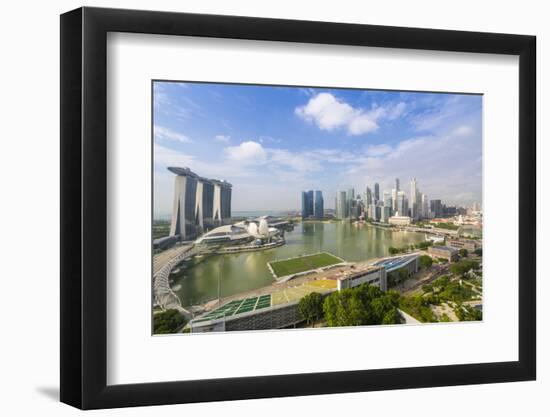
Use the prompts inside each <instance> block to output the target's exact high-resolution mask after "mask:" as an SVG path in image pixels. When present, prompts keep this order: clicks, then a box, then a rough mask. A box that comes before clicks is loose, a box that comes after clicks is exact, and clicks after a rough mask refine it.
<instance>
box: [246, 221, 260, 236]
mask: <svg viewBox="0 0 550 417" xmlns="http://www.w3.org/2000/svg"><path fill="white" fill-rule="evenodd" d="M247 230H248V233H250V234H251V235H252V236H254V237H256V236H258V226H257V225H256V223H254V222H250V223H249V224H248V228H247Z"/></svg>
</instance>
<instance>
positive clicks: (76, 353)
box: [60, 7, 536, 409]
mask: <svg viewBox="0 0 550 417" xmlns="http://www.w3.org/2000/svg"><path fill="white" fill-rule="evenodd" d="M108 32H130V33H146V34H161V35H175V36H178V35H180V36H181V35H185V36H200V37H215V38H235V39H254V40H266V41H284V42H305V43H320V44H333V45H356V46H374V47H385V48H404V49H423V50H441V51H455V52H477V53H491V54H508V55H517V56H519V103H518V111H519V132H518V138H519V155H518V158H519V203H518V204H519V278H520V279H519V294H518V297H519V329H518V331H519V360H518V361H514V362H496V363H478V364H468V365H445V366H429V367H413V368H395V369H380V370H357V371H345V372H325V373H311V374H292V375H276V376H257V377H240V378H224V379H209V380H200V381H174V382H162V383H143V384H128V385H107V383H106V381H107V334H106V333H107V332H106V328H107V308H106V307H107V304H106V300H107V274H106V271H107V268H106V267H107V249H106V247H107V136H106V132H107V129H106V128H107V110H106V96H107V87H106V86H107V73H106V58H107V57H106V46H107V33H108ZM60 57H61V92H60V93H61V179H60V180H61V259H60V261H61V310H60V315H61V357H60V359H61V381H60V383H61V401H62V402H65V403H67V404H70V405H73V406H75V407H79V408H82V409H93V408H112V407H124V406H141V405H157V404H176V403H190V402H201V401H221V400H238V399H250V398H266V397H281V396H298V395H314V394H330V393H343V392H358V391H377V390H387V389H403V388H423V387H434V386H448V385H465V384H481V383H497V382H510V381H526V380H533V379H535V378H536V304H535V302H536V114H535V110H536V91H535V88H536V68H535V67H536V38H535V37H534V36H524V35H509V34H494V33H481V32H460V31H448V30H432V29H416V28H402V27H388V26H372V25H357V24H342V23H325V22H310V21H296V20H279V19H265V18H251V17H237V16H217V15H199V14H185V13H170V12H149V11H136V10H120V9H101V8H88V7H85V8H80V9H77V10H74V11H71V12H68V13H65V14H63V15H62V16H61V52H60Z"/></svg>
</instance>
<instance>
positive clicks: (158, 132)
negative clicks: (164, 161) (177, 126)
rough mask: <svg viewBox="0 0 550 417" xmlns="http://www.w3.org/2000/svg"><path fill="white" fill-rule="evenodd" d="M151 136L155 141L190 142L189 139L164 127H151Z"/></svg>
mask: <svg viewBox="0 0 550 417" xmlns="http://www.w3.org/2000/svg"><path fill="white" fill-rule="evenodd" d="M153 134H154V136H155V140H158V139H167V140H172V141H176V142H181V143H191V142H192V141H191V139H189V138H188V137H187V136H185V135H183V134H181V133H179V132H176V131H174V130H171V129H168V128H166V127H162V126H158V125H155V126H154V127H153Z"/></svg>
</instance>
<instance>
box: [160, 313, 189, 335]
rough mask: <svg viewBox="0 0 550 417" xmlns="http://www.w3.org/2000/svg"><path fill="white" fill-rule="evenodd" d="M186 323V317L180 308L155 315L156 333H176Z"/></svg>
mask: <svg viewBox="0 0 550 417" xmlns="http://www.w3.org/2000/svg"><path fill="white" fill-rule="evenodd" d="M184 324H185V319H184V318H183V316H182V315H181V314H180V312H179V311H178V310H175V309H171V310H166V311H163V312H161V313H157V314H154V315H153V332H154V334H166V333H175V332H176V331H177V330H178V329H179V328H180V327H181V326H183V325H184Z"/></svg>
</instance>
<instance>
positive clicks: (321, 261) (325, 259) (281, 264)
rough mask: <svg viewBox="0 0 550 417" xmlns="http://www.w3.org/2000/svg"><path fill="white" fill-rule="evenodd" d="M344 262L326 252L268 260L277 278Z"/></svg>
mask: <svg viewBox="0 0 550 417" xmlns="http://www.w3.org/2000/svg"><path fill="white" fill-rule="evenodd" d="M342 262H344V260H343V259H340V258H338V257H337V256H334V255H332V254H330V253H328V252H321V253H316V254H314V255H305V256H300V257H297V258H292V259H284V260H282V261H273V262H269V265H270V266H271V269H272V271H273V273H274V274H275V276H276V277H277V278H280V277H284V276H287V275H294V274H298V273H300V272H305V271H310V270H314V269H317V268H323V267H326V266H330V265H336V264H339V263H342Z"/></svg>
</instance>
